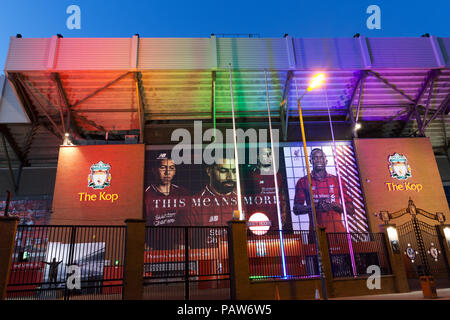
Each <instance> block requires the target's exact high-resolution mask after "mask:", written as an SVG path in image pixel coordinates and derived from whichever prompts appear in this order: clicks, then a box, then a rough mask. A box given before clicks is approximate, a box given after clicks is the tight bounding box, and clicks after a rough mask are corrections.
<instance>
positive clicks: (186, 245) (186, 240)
mask: <svg viewBox="0 0 450 320" xmlns="http://www.w3.org/2000/svg"><path fill="white" fill-rule="evenodd" d="M189 244H190V243H189V228H188V227H185V228H184V290H185V291H184V298H185V299H186V300H189Z"/></svg>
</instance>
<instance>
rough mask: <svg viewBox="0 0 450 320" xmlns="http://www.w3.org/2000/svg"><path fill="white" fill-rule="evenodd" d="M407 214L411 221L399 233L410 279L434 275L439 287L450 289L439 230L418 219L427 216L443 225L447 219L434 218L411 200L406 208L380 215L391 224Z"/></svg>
mask: <svg viewBox="0 0 450 320" xmlns="http://www.w3.org/2000/svg"><path fill="white" fill-rule="evenodd" d="M405 214H409V215H410V216H411V220H410V221H407V222H405V223H403V224H402V225H398V226H397V233H398V237H399V245H400V250H401V252H402V256H403V262H404V264H405V269H406V274H407V277H408V279H409V280H417V279H419V277H420V276H423V275H431V276H433V277H434V278H435V280H436V283H438V284H439V283H440V284H441V285H444V286H449V285H450V268H449V266H448V264H447V259H446V256H445V252H444V251H443V249H442V241H443V239H442V237H441V235H440V233H439V232H438V229H437V228H438V226H437V225H430V224H428V223H426V222H424V221H421V220H419V219H418V218H419V216H424V217H427V218H429V219H432V220H436V221H438V222H440V223H443V222H444V221H445V217H444V216H443V214H442V213H439V212H438V213H436V214H433V213H430V212H427V211H425V210H423V209H420V208H416V206H415V205H414V202H413V201H412V200H411V199H409V202H408V207H407V208H405V209H402V210H399V211H397V212H394V213H389V212H387V211H385V212H381V213H380V218H381V219H382V220H383V221H384V222H385V223H388V222H392V220H395V219H397V218H399V217H401V216H403V215H405ZM410 285H413V286H415V285H417V283H414V282H411V281H410Z"/></svg>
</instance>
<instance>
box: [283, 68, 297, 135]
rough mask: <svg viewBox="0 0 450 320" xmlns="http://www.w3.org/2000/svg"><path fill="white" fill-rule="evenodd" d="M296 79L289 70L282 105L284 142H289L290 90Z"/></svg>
mask: <svg viewBox="0 0 450 320" xmlns="http://www.w3.org/2000/svg"><path fill="white" fill-rule="evenodd" d="M293 77H294V72H293V71H292V70H289V71H288V72H287V76H286V81H285V82H284V89H283V97H282V100H281V103H280V122H281V131H282V132H283V140H284V141H286V140H287V135H288V128H289V110H288V108H289V104H288V101H289V89H290V88H291V81H292V78H293Z"/></svg>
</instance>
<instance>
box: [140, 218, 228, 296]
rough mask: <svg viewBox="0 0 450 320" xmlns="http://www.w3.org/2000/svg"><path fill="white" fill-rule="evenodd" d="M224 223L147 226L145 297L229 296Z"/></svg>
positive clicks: (226, 229) (226, 235)
mask: <svg viewBox="0 0 450 320" xmlns="http://www.w3.org/2000/svg"><path fill="white" fill-rule="evenodd" d="M228 234H229V232H228V228H227V227H163V226H161V227H146V239H145V243H146V250H145V256H144V299H152V300H157V299H172V300H173V299H186V300H188V299H198V300H201V299H206V300H212V299H230V269H229V259H228Z"/></svg>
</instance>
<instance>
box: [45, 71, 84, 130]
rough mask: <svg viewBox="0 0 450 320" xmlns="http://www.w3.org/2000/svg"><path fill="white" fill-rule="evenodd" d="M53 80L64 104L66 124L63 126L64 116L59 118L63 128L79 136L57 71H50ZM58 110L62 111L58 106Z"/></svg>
mask: <svg viewBox="0 0 450 320" xmlns="http://www.w3.org/2000/svg"><path fill="white" fill-rule="evenodd" d="M51 76H52V78H53V81H55V83H56V87H57V89H58V93H59V95H60V97H61V100H62V102H63V104H64V107H65V109H66V124H65V126H64V117H63V119H61V121H62V123H63V128H65V130H66V131H65V132H68V130H69V128H70V129H71V130H72V132H73V133H74V134H75V135H76V136H77V138H79V137H81V130H80V128H79V127H78V126H77V124H76V123H75V121H73V115H72V106H71V104H70V102H69V99H68V98H67V94H66V90H65V89H64V86H63V83H62V81H61V77H60V76H59V73H57V72H53V73H52V75H51ZM60 110H61V112H62V109H61V107H60Z"/></svg>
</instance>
